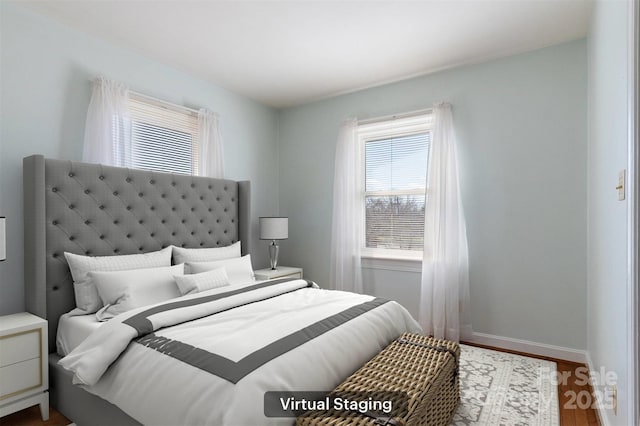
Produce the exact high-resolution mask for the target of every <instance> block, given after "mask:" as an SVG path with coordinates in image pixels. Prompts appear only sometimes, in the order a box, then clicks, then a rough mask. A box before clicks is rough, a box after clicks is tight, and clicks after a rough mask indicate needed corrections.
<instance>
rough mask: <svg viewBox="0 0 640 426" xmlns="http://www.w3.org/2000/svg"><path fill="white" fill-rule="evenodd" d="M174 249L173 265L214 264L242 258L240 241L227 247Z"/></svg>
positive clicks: (174, 247)
mask: <svg viewBox="0 0 640 426" xmlns="http://www.w3.org/2000/svg"><path fill="white" fill-rule="evenodd" d="M172 247H173V263H185V262H212V261H214V260H222V259H231V258H235V257H240V256H242V250H241V247H240V241H238V242H237V243H233V244H231V245H230V246H226V247H213V248H182V247H176V246H172Z"/></svg>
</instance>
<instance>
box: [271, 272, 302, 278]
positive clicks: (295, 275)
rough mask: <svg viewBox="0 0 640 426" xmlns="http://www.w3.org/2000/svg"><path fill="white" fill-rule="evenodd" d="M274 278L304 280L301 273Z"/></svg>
mask: <svg viewBox="0 0 640 426" xmlns="http://www.w3.org/2000/svg"><path fill="white" fill-rule="evenodd" d="M274 278H298V279H300V278H302V273H301V272H294V273H293V274H287V275H279V276H278V277H274Z"/></svg>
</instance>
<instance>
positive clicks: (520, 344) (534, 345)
mask: <svg viewBox="0 0 640 426" xmlns="http://www.w3.org/2000/svg"><path fill="white" fill-rule="evenodd" d="M465 340H466V341H467V342H469V343H477V344H480V345H487V346H494V347H496V348H501V349H508V350H511V351H518V352H525V353H528V354H532V355H540V356H546V357H549V358H556V359H561V360H565V361H571V362H580V363H583V364H584V363H586V362H587V352H586V351H584V350H580V349H571V348H565V347H563V346H555V345H548V344H546V343H538V342H532V341H529V340H521V339H514V338H511V337H503V336H495V335H493V334H485V333H478V332H475V331H474V332H473V334H472V336H471V338H467V339H465Z"/></svg>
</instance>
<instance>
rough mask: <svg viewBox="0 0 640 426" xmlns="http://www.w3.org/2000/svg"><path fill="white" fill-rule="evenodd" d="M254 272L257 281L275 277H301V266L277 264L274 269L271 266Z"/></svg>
mask: <svg viewBox="0 0 640 426" xmlns="http://www.w3.org/2000/svg"><path fill="white" fill-rule="evenodd" d="M254 273H255V275H256V280H258V281H262V280H273V279H276V278H302V268H293V267H291V266H278V269H276V270H275V271H274V270H273V269H271V268H264V269H258V270H257V271H254Z"/></svg>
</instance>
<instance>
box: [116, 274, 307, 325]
mask: <svg viewBox="0 0 640 426" xmlns="http://www.w3.org/2000/svg"><path fill="white" fill-rule="evenodd" d="M287 281H295V280H294V279H291V278H281V279H279V280H273V281H265V282H263V283H259V284H255V285H252V286H248V287H243V288H239V289H237V290H232V291H227V292H224V293H217V294H213V295H211V296H204V297H197V298H195V299H188V300H181V301H179V302H173V303H166V304H163V305H160V306H156V307H155V308H151V309H147V310H146V311H143V312H140V313H139V314H136V315H134V316H132V317H131V318H127V319H126V320H124V321H122V323H123V324H126V325H128V326H130V327H133V328H134V329H135V330H136V331H137V333H138V337H140V336H144V335H145V334H149V333H153V324H152V323H151V321H150V320H149V317H150V316H151V315H155V314H159V313H160V312H165V311H170V310H172V309H180V308H186V307H189V306H194V305H198V304H200V303H208V302H213V301H215V300H219V299H222V298H224V297H229V296H234V295H236V294H241V293H246V292H248V291H252V290H258V289H261V288H264V287H269V286H272V285H275V284H280V283H284V282H287ZM305 281H307V287H311V286H312V285H313V282H312V281H309V280H305ZM269 298H271V296H270V297H267V299H269ZM262 300H264V299H262ZM256 302H259V300H256ZM252 303H253V302H252ZM193 319H197V318H193Z"/></svg>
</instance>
